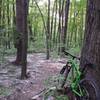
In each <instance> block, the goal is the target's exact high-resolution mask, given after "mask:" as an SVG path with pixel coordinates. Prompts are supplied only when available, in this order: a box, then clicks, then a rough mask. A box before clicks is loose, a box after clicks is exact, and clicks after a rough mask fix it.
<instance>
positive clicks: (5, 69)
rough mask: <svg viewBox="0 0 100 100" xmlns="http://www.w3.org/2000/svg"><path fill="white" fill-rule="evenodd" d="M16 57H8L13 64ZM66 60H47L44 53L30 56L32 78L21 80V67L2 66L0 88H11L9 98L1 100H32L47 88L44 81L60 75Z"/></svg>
mask: <svg viewBox="0 0 100 100" xmlns="http://www.w3.org/2000/svg"><path fill="white" fill-rule="evenodd" d="M14 59H15V57H6V60H7V61H8V62H12V61H13V60H14ZM65 63H66V59H60V58H57V59H50V60H46V59H45V54H44V53H37V54H34V53H33V54H29V55H28V73H29V75H30V78H28V79H27V80H20V79H19V76H20V72H21V66H14V65H12V64H10V63H7V64H4V66H0V87H6V88H10V89H9V90H8V92H9V94H10V93H11V94H12V95H13V96H8V97H7V98H8V99H7V98H5V99H4V98H2V97H1V99H0V100H31V99H29V98H31V97H32V96H34V95H35V94H37V93H39V92H40V91H41V90H43V89H44V88H45V86H44V80H46V79H47V78H48V77H49V76H52V75H55V74H57V73H59V71H60V69H61V68H62V66H63V65H64V64H65Z"/></svg>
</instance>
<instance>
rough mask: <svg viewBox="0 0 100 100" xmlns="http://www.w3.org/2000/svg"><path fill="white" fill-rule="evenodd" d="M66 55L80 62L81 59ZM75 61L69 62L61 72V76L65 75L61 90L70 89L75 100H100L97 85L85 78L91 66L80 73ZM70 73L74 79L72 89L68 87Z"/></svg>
mask: <svg viewBox="0 0 100 100" xmlns="http://www.w3.org/2000/svg"><path fill="white" fill-rule="evenodd" d="M64 53H65V55H69V56H71V57H72V59H73V60H74V59H76V60H80V58H78V57H76V56H73V55H71V54H70V53H68V52H66V51H65V52H64ZM73 60H68V61H67V63H66V65H65V66H64V67H63V68H62V69H61V71H60V74H61V75H64V80H63V82H62V84H61V88H64V89H65V88H67V89H68V88H70V91H71V92H72V93H73V95H75V97H76V99H75V100H99V99H98V89H97V88H96V87H97V86H96V84H95V83H94V82H93V81H91V80H89V79H88V78H85V77H84V76H85V71H86V70H87V67H88V66H91V64H89V63H88V64H86V66H85V67H84V69H82V70H81V71H80V70H79V67H78V66H77V65H76V63H75V62H74V61H73ZM70 72H71V73H72V76H73V78H72V80H71V84H70V87H68V86H66V81H67V79H68V76H69V75H70ZM74 72H75V73H74Z"/></svg>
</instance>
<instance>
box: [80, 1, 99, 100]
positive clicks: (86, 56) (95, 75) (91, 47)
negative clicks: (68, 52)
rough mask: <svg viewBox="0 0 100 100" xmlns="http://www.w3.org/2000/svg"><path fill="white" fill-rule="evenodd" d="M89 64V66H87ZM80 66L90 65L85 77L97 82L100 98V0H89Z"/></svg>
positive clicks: (82, 67)
mask: <svg viewBox="0 0 100 100" xmlns="http://www.w3.org/2000/svg"><path fill="white" fill-rule="evenodd" d="M86 65H89V66H86ZM80 66H81V67H80V68H81V69H84V67H88V68H87V71H86V75H85V78H87V79H89V80H91V81H93V82H94V83H95V86H96V87H97V88H96V91H97V92H98V93H97V94H98V98H97V99H96V100H99V99H100V1H99V0H95V1H94V0H88V2H87V15H86V26H85V36H84V44H83V48H82V53H81V63H80Z"/></svg>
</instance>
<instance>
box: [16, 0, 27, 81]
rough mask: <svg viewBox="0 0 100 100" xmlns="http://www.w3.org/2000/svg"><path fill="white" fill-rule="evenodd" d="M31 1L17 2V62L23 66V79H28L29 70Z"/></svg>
mask: <svg viewBox="0 0 100 100" xmlns="http://www.w3.org/2000/svg"><path fill="white" fill-rule="evenodd" d="M28 3H29V0H16V28H17V32H18V34H19V35H20V36H19V41H18V45H17V58H16V62H17V63H18V64H21V65H22V71H21V78H22V79H24V78H26V76H27V75H26V70H27V45H28V43H27V42H28V32H27V15H28Z"/></svg>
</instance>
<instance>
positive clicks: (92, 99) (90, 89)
mask: <svg viewBox="0 0 100 100" xmlns="http://www.w3.org/2000/svg"><path fill="white" fill-rule="evenodd" d="M80 87H81V89H82V90H84V93H85V94H84V96H82V97H78V99H77V100H98V89H97V88H96V85H95V84H94V83H93V82H92V81H90V80H86V79H83V80H81V81H80Z"/></svg>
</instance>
